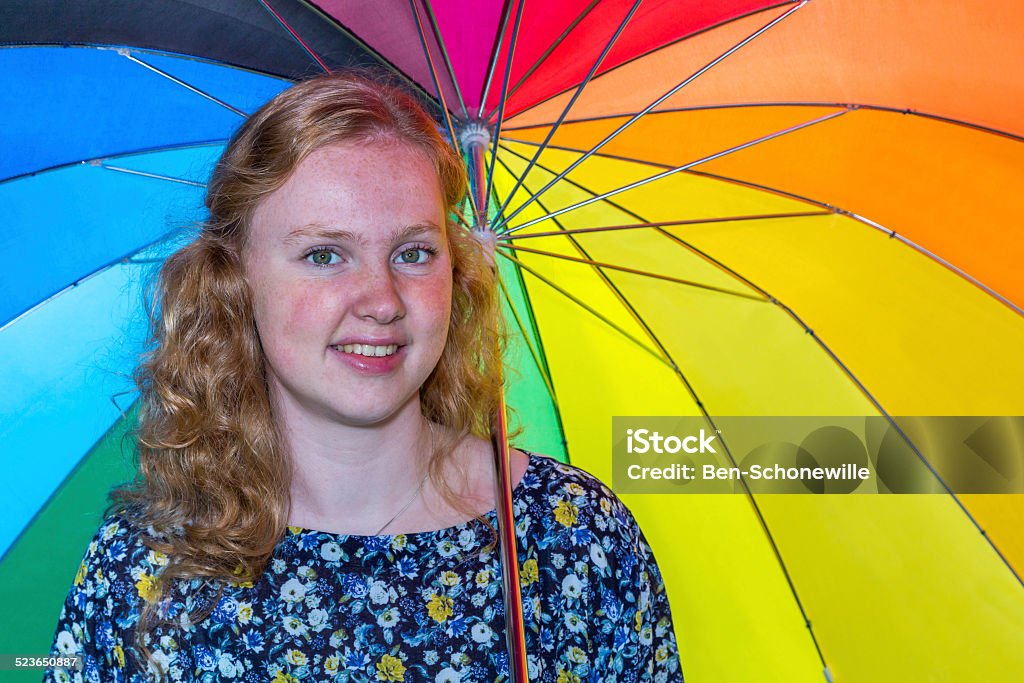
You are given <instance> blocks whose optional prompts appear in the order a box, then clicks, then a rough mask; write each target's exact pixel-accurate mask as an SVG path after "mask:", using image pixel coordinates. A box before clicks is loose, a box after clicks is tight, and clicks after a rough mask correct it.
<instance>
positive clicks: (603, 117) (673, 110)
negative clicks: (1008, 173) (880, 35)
mask: <svg viewBox="0 0 1024 683" xmlns="http://www.w3.org/2000/svg"><path fill="white" fill-rule="evenodd" d="M754 107H831V108H836V107H856V108H858V109H864V110H869V111H881V112H887V113H890V114H901V115H904V116H919V117H921V118H924V119H933V120H935V121H941V122H942V123H950V124H953V125H957V126H963V127H964V128H970V129H972V130H977V131H981V132H983V133H991V134H993V135H999V136H1001V137H1005V138H1009V139H1011V140H1015V141H1017V142H1024V136H1021V135H1017V134H1016V133H1011V132H1009V131H1005V130H1000V129H998V128H992V127H991V126H982V125H981V124H977V123H971V122H970V121H962V120H960V119H954V118H951V117H949V116H941V115H939V114H931V113H929V112H924V111H918V110H916V109H901V108H899V107H886V106H883V105H879V104H866V103H863V102H785V101H772V102H736V103H733V104H701V105H695V106H692V107H665V108H663V109H659V110H658V111H653V112H650V113H649V114H648V116H658V115H660V114H683V113H686V112H692V111H717V110H722V109H747V108H754ZM629 115H630V114H629V113H628V112H624V113H621V114H600V115H597V116H585V117H583V118H578V119H569V120H568V121H563V123H570V124H572V123H593V122H595V121H608V120H610V119H621V118H625V117H626V116H629ZM551 125H553V124H552V123H551V122H546V123H531V124H529V125H527V126H510V127H507V128H505V131H506V132H508V131H519V130H532V129H535V128H546V127H548V126H551ZM505 139H506V140H509V138H505ZM516 142H523V143H526V144H537V143H535V142H534V143H529V142H527V141H525V140H516ZM581 151H582V150H581Z"/></svg>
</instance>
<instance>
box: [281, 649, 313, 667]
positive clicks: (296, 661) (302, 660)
mask: <svg viewBox="0 0 1024 683" xmlns="http://www.w3.org/2000/svg"><path fill="white" fill-rule="evenodd" d="M285 659H287V660H288V663H289V664H292V665H293V666H305V665H306V663H307V662H308V661H309V660H308V659H307V658H306V654H305V653H304V652H302V651H301V650H288V655H287V656H286V657H285Z"/></svg>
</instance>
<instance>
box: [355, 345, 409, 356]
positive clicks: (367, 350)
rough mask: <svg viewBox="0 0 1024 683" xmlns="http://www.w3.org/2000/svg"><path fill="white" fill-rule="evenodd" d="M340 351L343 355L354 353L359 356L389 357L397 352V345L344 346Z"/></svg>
mask: <svg viewBox="0 0 1024 683" xmlns="http://www.w3.org/2000/svg"><path fill="white" fill-rule="evenodd" d="M341 350H342V351H344V352H345V353H355V354H357V355H360V356H390V355H391V354H393V353H394V352H395V351H397V350H398V345H397V344H388V345H387V346H371V345H369V344H345V345H344V346H342V347H341Z"/></svg>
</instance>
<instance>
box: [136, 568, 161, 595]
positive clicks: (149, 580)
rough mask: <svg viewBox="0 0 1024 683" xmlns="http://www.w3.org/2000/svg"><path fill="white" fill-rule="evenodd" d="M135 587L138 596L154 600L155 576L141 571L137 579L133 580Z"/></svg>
mask: <svg viewBox="0 0 1024 683" xmlns="http://www.w3.org/2000/svg"><path fill="white" fill-rule="evenodd" d="M135 588H136V590H138V591H139V597H140V598H142V599H143V600H145V601H146V602H153V601H154V600H156V596H157V592H156V578H155V577H153V575H152V574H147V573H146V572H143V573H142V576H140V577H139V580H138V581H136V582H135Z"/></svg>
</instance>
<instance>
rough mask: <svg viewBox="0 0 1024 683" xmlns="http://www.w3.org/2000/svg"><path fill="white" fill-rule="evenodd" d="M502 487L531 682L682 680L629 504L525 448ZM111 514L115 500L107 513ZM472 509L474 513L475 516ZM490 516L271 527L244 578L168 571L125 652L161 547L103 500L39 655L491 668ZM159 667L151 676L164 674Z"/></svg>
mask: <svg viewBox="0 0 1024 683" xmlns="http://www.w3.org/2000/svg"><path fill="white" fill-rule="evenodd" d="M527 455H528V456H529V465H528V466H527V470H526V473H525V475H524V476H523V478H522V480H521V481H520V482H519V484H518V485H517V486H516V488H515V490H514V491H513V508H514V512H515V518H516V520H517V523H516V536H517V542H518V550H519V564H520V584H521V590H522V596H523V603H524V615H523V616H524V623H525V624H526V631H527V633H526V636H527V638H526V649H527V653H528V664H529V667H528V674H529V678H530V680H531V681H551V682H553V683H581V682H583V681H607V682H609V683H637V682H648V681H649V682H652V683H669V682H671V683H681V682H682V680H683V676H682V671H681V668H680V662H679V655H678V650H677V646H676V641H675V635H674V633H673V627H672V619H671V614H670V612H669V603H668V597H667V596H666V593H665V588H664V584H663V582H662V578H661V574H660V572H659V571H658V567H657V564H656V563H655V560H654V556H653V554H652V553H651V549H650V547H649V546H648V544H647V542H646V540H645V539H644V536H643V534H642V532H641V531H640V529H639V527H638V526H637V524H636V522H635V520H634V519H633V516H632V515H631V514H630V512H629V511H628V510H627V509H626V507H625V506H624V505H623V504H622V502H621V501H619V499H618V498H616V497H615V495H614V494H613V493H612V492H611V491H610V490H609V489H608V488H606V487H605V486H604V485H603V484H601V483H600V482H599V481H598V480H597V479H595V478H594V477H592V476H591V475H589V474H587V473H586V472H584V471H582V470H580V469H578V468H575V467H572V466H569V465H565V464H562V463H560V462H558V461H556V460H554V459H552V458H548V457H545V456H540V455H537V454H533V453H527ZM122 512H123V511H122ZM482 520H486V522H484V521H482ZM496 524H497V518H496V514H495V512H494V511H493V510H492V511H491V512H490V513H488V514H487V515H485V516H484V517H483V518H482V519H476V520H471V521H469V522H465V523H463V524H459V525H457V526H454V527H449V528H446V529H441V530H438V531H428V532H422V533H410V534H398V535H385V536H355V535H346V534H336V533H327V532H321V531H315V530H312V529H305V528H300V527H288V528H287V530H286V531H285V532H284V533H283V535H282V538H281V541H280V542H279V543H278V545H277V547H276V549H275V551H274V555H273V557H272V559H271V560H270V562H269V563H268V565H267V567H266V569H265V571H264V572H263V574H262V575H261V576H260V578H259V580H258V581H256V582H255V583H253V584H249V583H241V584H239V583H233V584H227V585H226V587H225V589H224V590H223V592H222V593H221V595H220V597H219V599H218V601H217V603H216V607H214V609H213V611H212V612H211V613H210V614H209V616H208V617H206V618H205V619H203V620H202V621H200V622H198V623H190V621H189V620H188V617H187V613H188V612H189V611H195V610H197V609H198V608H199V607H202V606H203V604H204V603H203V601H204V600H207V601H210V602H212V599H213V598H214V597H216V595H217V591H215V590H214V591H209V590H205V589H209V588H210V586H209V585H208V584H203V583H202V582H201V581H200V580H194V581H191V582H188V583H185V582H179V584H178V585H176V586H175V587H174V589H173V591H171V593H170V594H169V595H166V596H164V598H162V599H161V601H160V613H161V614H164V615H167V616H168V617H169V618H170V619H171V620H172V621H173V625H172V624H164V625H161V626H159V627H157V628H156V629H155V630H154V631H153V632H152V633H153V639H152V640H150V641H148V645H149V647H150V648H151V649H152V650H153V660H151V661H150V662H149V663H147V664H146V665H145V666H142V665H141V664H140V663H139V661H138V660H137V659H136V657H137V656H138V655H137V652H138V651H137V650H136V649H135V646H134V639H135V624H136V622H137V620H138V616H139V610H140V609H141V606H142V601H144V600H147V599H150V600H151V599H152V587H153V580H154V577H155V576H156V575H157V574H158V573H159V572H160V571H161V568H162V567H163V566H165V565H166V564H167V557H166V556H165V555H163V554H161V553H158V552H154V551H152V550H150V549H149V548H148V547H147V546H146V545H145V543H143V541H142V537H143V535H144V533H153V530H152V529H148V530H146V531H142V530H140V529H138V528H136V527H134V526H133V525H132V524H131V523H130V522H128V521H127V519H126V517H125V516H123V515H121V514H112V515H111V516H109V517H107V518H106V519H105V520H104V522H103V524H102V525H101V527H100V529H99V531H98V532H97V534H96V536H95V538H94V539H93V541H92V542H91V543H90V544H89V546H88V549H87V551H86V554H85V557H84V559H83V560H82V564H81V566H80V567H79V569H78V573H77V575H76V577H75V580H74V585H73V586H72V587H71V590H70V591H69V593H68V596H67V600H66V601H65V603H64V607H63V609H62V610H61V613H60V619H59V622H58V624H57V628H56V633H55V637H54V641H53V648H52V653H53V654H55V655H65V656H67V655H76V654H77V655H82V656H83V657H84V666H83V667H82V668H81V670H75V669H73V668H72V669H68V670H64V669H48V670H47V672H46V674H45V676H44V682H49V681H94V682H99V681H103V683H107V682H108V681H110V682H114V681H118V682H119V681H130V682H135V681H148V680H156V678H155V676H154V673H155V670H156V669H157V668H162V669H163V670H164V671H165V672H166V673H167V674H168V675H169V680H171V681H246V682H255V681H272V682H273V683H294V682H296V681H367V682H369V681H407V682H413V681H415V682H420V681H429V682H432V683H455V682H458V683H470V682H477V681H479V682H484V681H488V682H491V681H498V682H500V681H505V680H507V679H508V655H507V653H506V649H505V618H504V609H503V603H502V593H501V570H500V564H499V557H498V551H497V549H496V548H495V549H493V550H492V549H489V548H488V546H489V545H490V543H491V541H492V538H493V533H492V530H491V527H492V526H493V527H494V528H496ZM165 680H168V679H166V678H165Z"/></svg>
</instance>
